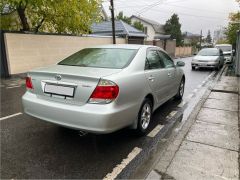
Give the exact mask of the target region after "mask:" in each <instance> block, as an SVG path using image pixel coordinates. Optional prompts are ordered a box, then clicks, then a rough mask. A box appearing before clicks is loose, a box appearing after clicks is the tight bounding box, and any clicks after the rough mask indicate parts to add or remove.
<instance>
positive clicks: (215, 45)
mask: <svg viewBox="0 0 240 180" xmlns="http://www.w3.org/2000/svg"><path fill="white" fill-rule="evenodd" d="M215 46H232V45H231V44H216V45H215Z"/></svg>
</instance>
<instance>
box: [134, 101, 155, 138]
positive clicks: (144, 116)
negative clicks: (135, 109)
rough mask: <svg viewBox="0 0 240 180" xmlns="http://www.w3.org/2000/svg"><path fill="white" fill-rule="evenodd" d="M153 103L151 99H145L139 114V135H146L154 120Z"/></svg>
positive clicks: (137, 130)
mask: <svg viewBox="0 0 240 180" xmlns="http://www.w3.org/2000/svg"><path fill="white" fill-rule="evenodd" d="M152 106H153V105H152V101H151V100H150V99H148V98H147V99H144V101H143V104H142V106H141V108H140V111H139V113H138V126H137V129H136V132H137V134H138V135H141V136H142V135H145V134H146V132H147V130H148V127H149V124H150V121H151V119H152Z"/></svg>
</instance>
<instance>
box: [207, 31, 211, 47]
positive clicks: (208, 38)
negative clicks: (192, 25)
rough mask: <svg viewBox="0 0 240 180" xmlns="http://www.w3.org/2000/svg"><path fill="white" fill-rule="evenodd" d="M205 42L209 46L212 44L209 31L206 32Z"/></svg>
mask: <svg viewBox="0 0 240 180" xmlns="http://www.w3.org/2000/svg"><path fill="white" fill-rule="evenodd" d="M206 42H207V43H209V44H211V43H212V36H211V32H210V30H208V34H207V37H206Z"/></svg>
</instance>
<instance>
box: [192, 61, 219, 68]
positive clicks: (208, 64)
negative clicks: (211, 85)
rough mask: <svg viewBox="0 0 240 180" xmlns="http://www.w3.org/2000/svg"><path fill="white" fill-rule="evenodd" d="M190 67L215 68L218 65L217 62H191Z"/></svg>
mask: <svg viewBox="0 0 240 180" xmlns="http://www.w3.org/2000/svg"><path fill="white" fill-rule="evenodd" d="M191 64H192V67H202V68H216V67H218V65H219V63H218V62H192V63H191Z"/></svg>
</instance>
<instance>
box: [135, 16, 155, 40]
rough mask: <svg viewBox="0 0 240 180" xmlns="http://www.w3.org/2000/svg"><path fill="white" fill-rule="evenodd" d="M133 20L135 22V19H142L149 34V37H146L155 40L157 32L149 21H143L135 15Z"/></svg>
mask: <svg viewBox="0 0 240 180" xmlns="http://www.w3.org/2000/svg"><path fill="white" fill-rule="evenodd" d="M131 20H132V22H135V21H137V22H139V21H140V22H141V23H142V24H143V26H144V27H147V36H148V37H147V38H146V40H147V41H152V40H154V36H155V35H156V34H155V31H154V29H153V27H152V25H150V24H148V23H146V22H144V21H141V20H140V19H138V18H135V17H132V18H131Z"/></svg>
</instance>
